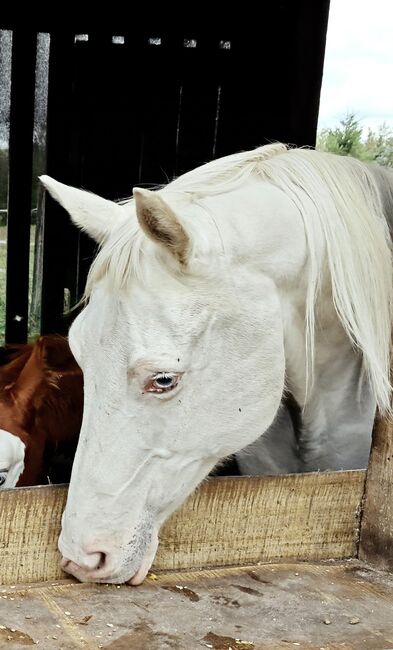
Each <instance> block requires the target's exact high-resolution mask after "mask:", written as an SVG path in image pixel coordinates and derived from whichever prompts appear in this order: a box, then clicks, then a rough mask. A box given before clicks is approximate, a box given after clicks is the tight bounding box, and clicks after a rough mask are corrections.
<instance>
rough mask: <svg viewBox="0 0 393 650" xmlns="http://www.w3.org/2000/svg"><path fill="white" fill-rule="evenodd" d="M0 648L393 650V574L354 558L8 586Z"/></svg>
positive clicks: (0, 591)
mask: <svg viewBox="0 0 393 650" xmlns="http://www.w3.org/2000/svg"><path fill="white" fill-rule="evenodd" d="M0 597H1V598H0V648H1V649H2V648H8V649H10V650H16V649H23V648H26V646H29V645H37V646H38V647H39V648H41V650H60V649H63V650H74V649H79V648H106V649H111V650H133V649H134V648H135V649H138V650H139V649H140V650H166V649H180V650H194V649H195V650H197V649H198V650H200V649H201V648H213V649H214V650H257V649H262V648H269V649H271V650H273V649H274V650H275V649H281V648H285V649H288V648H293V649H294V650H295V649H296V648H307V649H308V650H311V649H313V650H314V649H315V650H333V649H334V650H336V649H337V650H338V649H340V650H347V649H353V650H361V649H363V648H364V649H365V650H388V649H389V650H393V576H388V575H386V574H381V573H377V572H373V571H371V570H369V569H367V568H365V567H364V566H363V565H361V564H360V563H359V562H357V561H355V560H351V561H347V562H338V563H337V562H330V563H329V562H328V563H324V564H300V563H291V564H288V563H285V564H284V563H282V564H265V565H260V566H252V567H244V568H226V569H218V570H217V569H216V570H210V571H209V570H204V571H193V572H187V573H161V574H160V575H156V576H154V575H150V576H149V578H148V579H147V580H146V581H145V583H144V584H143V585H141V586H140V587H137V588H135V587H127V586H121V587H118V586H113V585H110V586H107V585H82V584H79V583H77V582H74V581H72V580H63V581H59V582H56V583H45V584H36V585H25V586H17V585H13V586H9V587H2V588H1V587H0Z"/></svg>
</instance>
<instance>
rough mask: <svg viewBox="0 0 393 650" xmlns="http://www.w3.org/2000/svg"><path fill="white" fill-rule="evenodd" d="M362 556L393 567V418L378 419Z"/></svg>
mask: <svg viewBox="0 0 393 650" xmlns="http://www.w3.org/2000/svg"><path fill="white" fill-rule="evenodd" d="M359 557H360V558H361V559H362V560H364V561H365V562H368V563H369V564H372V565H374V566H375V567H377V568H379V569H385V570H390V571H392V570H393V422H392V421H389V420H388V418H383V419H382V418H381V419H379V420H377V421H376V424H375V427H374V432H373V443H372V448H371V456H370V463H369V468H368V472H367V481H366V489H365V498H364V504H363V516H362V525H361V532H360V545H359Z"/></svg>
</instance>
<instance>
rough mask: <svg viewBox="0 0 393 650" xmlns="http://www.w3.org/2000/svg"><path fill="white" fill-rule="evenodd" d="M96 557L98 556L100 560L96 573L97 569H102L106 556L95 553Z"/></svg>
mask: <svg viewBox="0 0 393 650" xmlns="http://www.w3.org/2000/svg"><path fill="white" fill-rule="evenodd" d="M97 555H99V556H100V559H99V561H98V564H97V566H96V570H97V571H98V570H99V569H102V568H103V567H104V566H105V562H106V554H105V553H97Z"/></svg>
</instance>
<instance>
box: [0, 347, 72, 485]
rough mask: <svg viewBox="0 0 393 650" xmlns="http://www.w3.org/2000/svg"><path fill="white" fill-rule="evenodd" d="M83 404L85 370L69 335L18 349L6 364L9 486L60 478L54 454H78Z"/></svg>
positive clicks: (2, 405)
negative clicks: (83, 376)
mask: <svg viewBox="0 0 393 650" xmlns="http://www.w3.org/2000/svg"><path fill="white" fill-rule="evenodd" d="M82 408H83V380H82V373H81V370H80V368H79V367H78V365H77V363H76V362H75V360H74V358H73V356H72V354H71V352H70V349H69V346H68V342H67V340H66V339H64V338H62V337H59V336H42V337H40V338H39V339H38V341H37V342H36V343H35V344H34V345H26V346H21V347H20V348H18V349H17V350H16V351H15V352H14V355H13V358H12V359H11V361H10V362H9V363H8V364H7V365H6V366H3V368H0V428H1V429H2V433H1V434H0V471H1V472H2V474H1V476H2V477H3V486H4V487H13V486H14V485H18V486H22V485H37V484H39V483H43V482H45V483H46V482H47V481H48V476H49V478H50V480H51V481H52V482H57V478H58V477H57V476H53V475H52V473H53V472H54V471H55V470H54V459H55V457H56V456H58V457H61V456H67V457H68V456H69V457H72V455H73V452H74V450H75V447H76V444H77V441H78V435H79V429H80V424H81V419H82ZM2 456H4V459H3V458H2ZM21 457H22V458H21ZM21 461H22V462H21ZM7 463H8V466H7ZM3 465H4V467H3ZM16 465H17V467H18V471H17V472H16V471H15V466H16ZM62 478H63V477H62V476H61V477H60V480H62ZM0 480H1V477H0ZM63 480H64V479H63Z"/></svg>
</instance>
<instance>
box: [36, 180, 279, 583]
mask: <svg viewBox="0 0 393 650" xmlns="http://www.w3.org/2000/svg"><path fill="white" fill-rule="evenodd" d="M42 181H43V183H44V185H45V186H46V188H47V189H48V190H49V191H50V193H51V194H52V195H53V196H54V198H55V199H57V200H58V201H59V202H60V203H61V204H62V205H63V206H64V207H65V208H66V209H67V210H68V212H69V213H70V215H71V217H72V218H73V220H74V222H75V223H76V224H77V225H79V226H80V227H82V228H83V229H85V230H86V231H87V232H88V233H89V234H90V235H91V236H92V237H94V238H95V240H96V241H97V242H99V243H100V245H101V251H100V252H99V254H98V257H97V259H96V261H95V263H94V265H93V267H92V269H91V272H90V277H89V280H88V287H87V293H88V300H87V304H86V306H85V308H84V310H83V311H82V313H81V314H80V315H79V316H78V317H77V318H76V319H75V321H74V323H73V325H72V327H71V329H70V332H69V342H70V347H71V349H72V352H73V354H74V355H75V358H76V360H77V361H78V363H79V365H80V366H81V368H82V370H83V373H84V393H85V402H84V416H83V424H82V429H81V434H80V440H79V446H78V449H77V453H76V457H75V461H74V466H73V472H72V478H71V483H70V489H69V495H68V501H67V506H66V510H65V512H64V515H63V527H62V533H61V537H60V541H59V548H60V551H61V553H62V555H63V558H64V559H63V566H64V568H65V570H66V571H68V572H70V573H72V574H74V575H75V576H76V577H77V578H79V579H80V580H87V581H96V582H114V583H120V582H125V581H130V582H131V583H132V584H139V583H140V582H141V581H142V580H143V579H144V577H145V575H146V573H147V571H148V569H149V567H150V565H151V563H152V561H153V558H154V555H155V552H156V549H157V544H158V538H157V533H158V530H159V527H160V525H161V524H162V523H163V521H164V520H165V519H166V518H167V517H168V515H169V514H170V513H171V512H172V511H173V510H174V509H175V508H177V507H178V506H179V504H181V503H182V502H183V501H184V499H185V498H186V496H187V495H188V494H189V493H190V492H191V491H192V490H193V489H194V488H195V487H196V486H197V485H198V483H200V481H201V480H203V479H204V478H205V477H206V476H207V474H208V473H209V471H210V470H211V469H212V468H213V467H214V465H215V464H216V463H217V462H218V461H219V460H220V459H222V458H223V457H225V456H227V455H229V454H232V453H234V452H235V451H237V450H239V449H241V448H243V447H245V446H246V445H248V444H249V443H251V442H252V441H254V440H256V439H257V437H258V436H259V435H260V434H261V433H262V432H263V431H264V430H265V429H267V427H268V426H269V425H270V424H271V422H272V421H273V419H274V416H275V414H276V412H277V410H278V407H279V403H280V399H281V396H282V393H283V388H284V365H285V364H284V344H283V331H282V325H281V315H280V304H279V300H278V296H277V292H276V290H275V286H274V283H273V282H272V281H271V280H270V279H269V278H268V277H267V276H259V281H258V283H257V286H256V283H255V282H252V281H251V280H250V278H251V275H252V269H249V268H247V265H245V264H244V261H242V260H240V259H239V260H238V261H236V259H235V258H236V254H235V251H234V250H232V251H230V250H229V247H228V250H225V253H224V252H223V249H225V248H226V246H227V244H226V242H225V241H223V239H222V238H221V237H220V236H219V234H218V230H217V228H216V226H215V222H214V221H213V220H212V218H211V216H210V214H209V212H208V211H207V210H206V207H203V206H202V204H201V203H200V202H198V200H193V199H192V198H190V197H187V196H184V195H182V196H180V194H178V195H176V194H174V193H171V192H170V191H169V189H168V191H166V190H164V191H159V192H151V191H147V190H141V189H136V190H135V191H134V199H135V200H134V201H131V202H129V203H127V204H123V205H119V204H115V203H112V202H110V201H106V200H104V199H101V198H99V197H97V196H95V195H92V194H89V193H87V192H83V191H81V190H76V189H74V188H70V187H67V186H64V185H62V184H60V183H57V182H56V181H54V180H52V179H50V178H49V177H43V178H42ZM211 198H212V201H214V197H211ZM223 209H224V210H225V209H228V210H229V209H231V197H229V198H228V202H227V205H225V204H224V206H223ZM195 224H196V225H195ZM198 228H199V230H198ZM224 239H225V238H224ZM233 240H234V241H235V242H236V235H234V236H233ZM252 244H253V242H252V241H250V246H252ZM235 248H236V246H235Z"/></svg>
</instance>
